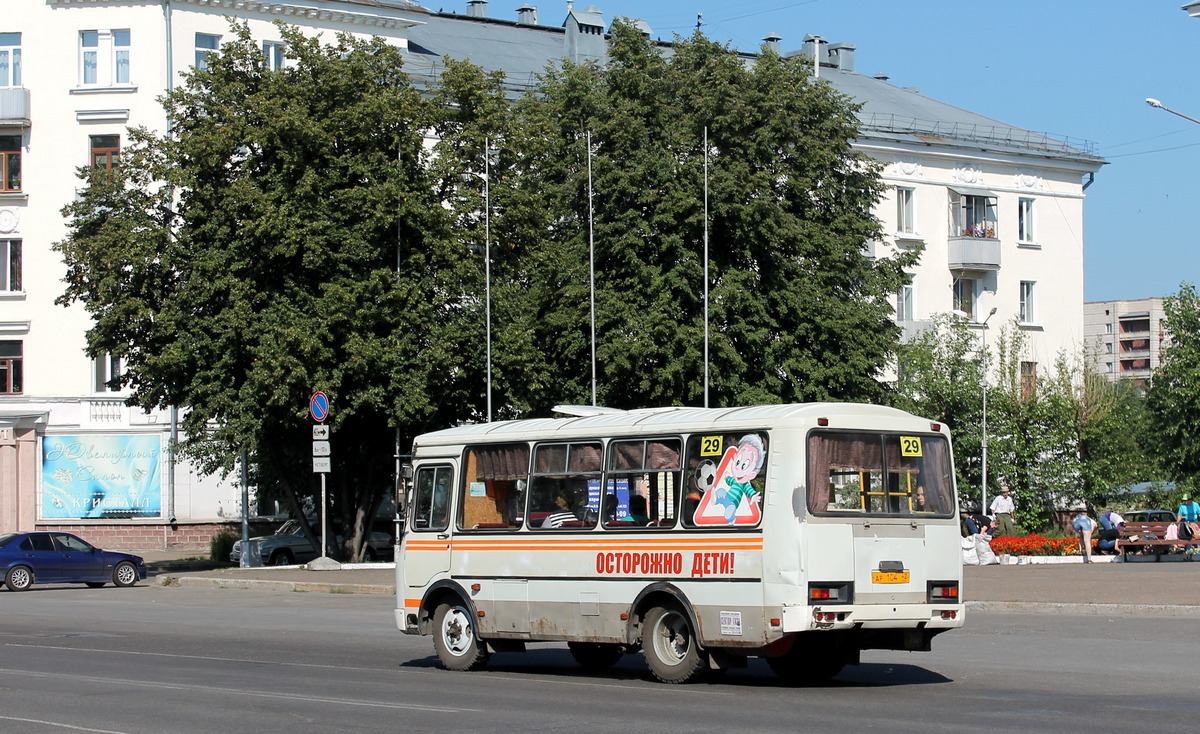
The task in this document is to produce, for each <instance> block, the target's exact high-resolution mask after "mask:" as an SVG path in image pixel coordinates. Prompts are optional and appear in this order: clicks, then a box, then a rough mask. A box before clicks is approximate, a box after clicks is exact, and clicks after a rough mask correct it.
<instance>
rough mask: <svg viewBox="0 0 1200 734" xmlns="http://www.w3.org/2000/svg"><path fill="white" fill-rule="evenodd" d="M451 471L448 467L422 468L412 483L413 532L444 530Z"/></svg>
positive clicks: (447, 512)
mask: <svg viewBox="0 0 1200 734" xmlns="http://www.w3.org/2000/svg"><path fill="white" fill-rule="evenodd" d="M452 478H453V476H452V471H451V469H450V467H448V466H423V467H421V468H420V469H418V470H417V476H416V480H415V481H414V482H413V501H412V505H413V511H412V512H413V516H412V528H413V530H445V529H446V526H447V525H449V520H450V487H451V480H452Z"/></svg>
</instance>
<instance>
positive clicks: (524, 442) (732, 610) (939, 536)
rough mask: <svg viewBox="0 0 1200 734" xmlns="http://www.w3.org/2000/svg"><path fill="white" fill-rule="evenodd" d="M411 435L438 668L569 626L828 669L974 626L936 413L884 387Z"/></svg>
mask: <svg viewBox="0 0 1200 734" xmlns="http://www.w3.org/2000/svg"><path fill="white" fill-rule="evenodd" d="M574 412H577V413H579V414H580V415H576V416H575V417H569V418H551V419H535V420H521V421H506V422H498V423H488V424H480V425H466V426H461V427H457V428H451V429H447V430H443V431H437V432H434V433H428V434H425V435H422V436H419V437H418V438H417V439H416V441H415V442H414V444H413V458H412V465H411V467H406V474H409V472H411V475H410V476H411V486H410V489H409V502H408V508H407V519H406V520H407V530H406V532H405V535H404V538H403V540H402V542H401V545H400V554H399V556H398V558H397V562H396V626H397V627H398V628H399V629H400V630H403V631H404V632H406V633H408V634H422V635H433V639H434V648H435V650H436V651H437V655H438V658H439V660H440V661H441V663H442V665H443V666H445V667H446V668H448V669H451V670H472V669H477V668H480V667H482V666H484V665H485V664H486V662H487V660H488V657H489V655H490V654H491V653H492V652H500V651H519V650H524V649H525V643H527V642H535V641H564V642H566V643H567V646H568V647H569V649H570V651H571V654H572V655H573V656H574V658H575V659H576V661H577V662H579V663H580V664H582V665H584V666H585V667H590V668H604V667H607V666H610V665H613V664H615V663H616V662H617V660H619V659H620V657H621V656H622V655H623V654H625V653H629V652H636V651H638V650H640V651H641V652H642V654H643V655H644V657H645V660H646V663H647V665H648V666H649V668H650V670H651V671H652V672H653V674H654V675H655V676H656V677H657V678H658V679H659V680H662V681H664V682H668V683H681V682H685V681H689V680H692V679H694V678H696V677H697V676H699V675H702V674H704V673H705V672H706V671H709V670H714V671H716V670H723V669H725V668H730V667H741V666H744V665H745V664H746V661H747V659H748V658H750V657H762V658H765V659H766V661H767V663H768V664H769V665H770V667H771V668H772V670H774V671H775V672H776V673H777V674H779V675H780V676H782V677H784V678H785V679H788V680H791V681H793V682H800V683H811V682H818V681H821V680H825V679H827V678H830V677H832V676H834V675H837V673H838V672H840V671H841V670H842V668H843V667H844V666H845V665H847V664H856V663H858V661H859V653H860V652H861V651H862V650H869V649H885V650H922V651H927V650H929V649H930V641H931V640H932V639H933V637H934V636H936V635H938V634H940V633H942V632H945V631H946V630H949V629H953V628H956V627H961V626H962V624H963V602H962V600H961V598H960V590H961V588H962V552H961V545H960V540H961V536H960V533H959V526H958V511H957V507H956V505H957V499H956V498H957V492H956V490H955V486H954V468H953V466H952V460H951V450H950V434H949V431H948V430H947V428H946V426H944V425H940V424H938V423H933V422H930V421H929V420H927V419H923V418H918V417H916V416H913V415H910V414H908V413H905V412H902V411H899V410H895V409H892V408H885V407H879V406H872V405H861V404H841V403H810V404H798V405H763V406H755V407H740V408H712V409H706V408H664V409H646V410H631V411H616V410H610V409H603V408H599V409H597V408H590V409H589V408H577V409H575V410H574Z"/></svg>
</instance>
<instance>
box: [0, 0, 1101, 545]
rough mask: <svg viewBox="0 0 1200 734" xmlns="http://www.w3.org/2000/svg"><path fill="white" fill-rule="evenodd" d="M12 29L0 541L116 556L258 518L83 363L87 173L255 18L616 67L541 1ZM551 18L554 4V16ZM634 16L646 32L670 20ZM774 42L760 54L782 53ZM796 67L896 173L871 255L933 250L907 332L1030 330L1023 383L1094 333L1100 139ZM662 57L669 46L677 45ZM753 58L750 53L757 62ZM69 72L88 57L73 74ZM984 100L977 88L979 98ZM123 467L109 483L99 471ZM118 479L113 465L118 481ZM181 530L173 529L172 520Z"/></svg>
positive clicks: (596, 31)
mask: <svg viewBox="0 0 1200 734" xmlns="http://www.w3.org/2000/svg"><path fill="white" fill-rule="evenodd" d="M3 7H4V13H3V15H2V16H0V169H2V170H0V532H3V531H9V530H18V529H21V530H29V529H33V528H35V527H36V528H61V527H70V528H72V529H74V530H76V531H77V532H80V533H82V534H84V535H85V537H89V538H94V539H96V540H97V542H99V543H102V544H109V545H116V546H119V547H142V548H147V547H162V546H171V547H207V546H206V543H207V539H206V538H207V535H206V534H211V532H212V531H213V529H214V528H216V527H219V526H220V524H221V523H223V522H228V521H229V520H230V519H232V518H237V517H240V514H241V509H240V501H239V499H240V498H239V492H238V489H237V487H236V486H235V485H234V484H233V483H229V482H219V481H216V480H214V479H213V478H211V477H204V476H200V475H198V474H197V473H196V472H195V470H194V469H193V468H192V467H189V466H188V465H186V464H182V463H176V462H175V461H174V459H173V457H171V456H170V455H169V452H168V451H167V447H168V444H169V441H168V437H169V436H170V434H171V430H172V423H173V421H172V416H171V414H170V413H169V412H167V411H161V412H154V413H150V414H144V413H142V412H140V411H137V410H131V409H129V408H127V407H125V405H124V404H123V397H124V395H123V394H122V393H121V392H120V391H118V390H114V389H113V388H112V387H110V385H109V380H110V379H111V378H112V377H113V375H114V374H117V373H118V372H119V371H120V369H121V364H120V363H119V361H118V360H115V359H112V358H110V357H103V358H101V359H97V360H90V359H88V358H86V357H85V356H84V334H85V332H86V330H87V328H88V326H89V320H88V316H87V314H86V313H85V312H84V310H83V309H82V308H78V307H73V308H69V309H67V308H62V307H60V306H56V305H54V299H55V298H56V297H57V296H59V295H60V294H61V293H62V290H63V284H62V277H63V273H64V270H63V266H62V263H61V261H60V259H59V257H58V256H57V255H56V254H55V253H54V252H53V251H52V250H51V245H52V244H53V243H54V242H57V241H59V240H61V239H63V237H64V236H65V235H66V223H65V222H64V221H63V218H62V216H61V214H60V213H59V212H60V210H61V208H62V206H63V205H64V204H65V203H67V202H68V201H70V200H71V199H72V197H73V196H74V195H75V190H76V187H78V186H79V185H80V183H79V181H78V179H77V178H76V175H75V170H76V168H77V167H78V166H81V165H85V164H87V165H93V166H115V165H118V164H119V160H120V154H121V149H122V146H123V145H125V142H126V128H127V127H128V126H134V125H141V126H146V127H148V128H151V129H158V130H163V129H164V128H165V117H164V115H163V112H162V109H161V107H160V106H159V104H158V102H157V101H156V99H157V97H159V96H160V95H161V94H163V93H164V92H165V91H166V90H168V89H170V88H171V87H172V86H173V85H175V84H177V83H178V82H179V79H180V76H179V75H180V74H181V73H182V72H183V71H185V70H186V69H188V68H189V67H191V66H193V65H197V64H204V63H205V62H206V59H207V58H208V57H209V55H210V54H214V53H219V49H220V45H221V42H222V41H223V40H227V39H228V34H229V26H228V22H227V18H230V17H232V18H236V19H238V20H240V21H244V22H246V23H247V24H248V26H249V29H250V32H251V34H252V36H253V37H254V38H255V39H256V40H257V41H258V42H259V43H261V45H262V49H263V53H264V55H265V57H266V58H267V59H268V61H269V63H271V64H273V65H286V64H287V63H288V62H287V59H286V49H285V48H284V47H283V45H282V42H281V38H280V36H279V31H278V29H277V28H276V27H275V26H274V25H273V22H274V21H276V20H281V21H284V22H285V23H289V24H292V25H295V26H297V27H298V28H300V29H301V30H302V31H303V32H305V33H310V34H313V35H318V34H321V35H323V36H324V37H325V38H326V39H328V40H332V37H333V34H334V33H336V32H347V33H350V34H352V35H354V36H357V37H360V38H365V37H369V36H380V37H382V38H384V39H386V40H387V41H388V42H390V43H393V44H395V45H396V46H397V47H399V48H400V49H402V50H403V51H404V53H405V54H406V57H407V58H406V62H407V67H406V68H408V69H409V71H410V73H411V74H412V75H413V78H414V79H415V80H416V81H417V82H418V83H432V82H436V80H437V78H438V77H439V75H440V73H441V71H442V70H443V68H444V64H443V61H442V60H443V58H444V57H446V56H449V57H451V58H458V59H469V60H470V61H472V62H474V63H476V64H478V65H480V66H482V67H483V68H485V69H488V70H503V71H504V72H505V73H506V74H507V84H508V88H509V90H510V92H511V93H512V94H513V95H516V94H518V93H520V92H521V91H523V90H524V89H527V88H529V87H530V86H531V85H532V84H533V83H534V81H535V79H536V76H537V75H538V74H539V73H540V72H541V71H542V70H543V69H544V68H545V66H546V64H547V63H552V62H558V61H560V60H562V59H571V60H573V61H576V62H582V61H587V60H593V59H594V60H598V61H603V60H604V58H605V57H606V54H607V43H608V36H607V31H608V29H609V26H608V24H607V22H606V21H605V18H604V16H603V14H602V13H601V11H600V10H598V9H596V8H595V7H590V6H589V7H587V8H585V9H578V8H576V7H575V6H573V5H572V4H571V3H565V4H564V5H563V6H561V7H562V10H561V11H556V14H555V21H556V22H557V19H558V18H563V20H562V21H561V23H557V25H541V24H539V22H538V12H537V9H535V8H534V7H533V6H532V5H525V6H523V7H521V8H520V9H519V10H518V11H517V15H516V18H514V19H511V20H509V19H498V18H489V17H488V16H487V3H486V2H485V0H468V1H467V2H466V3H465V6H464V7H463V10H464V11H465V12H463V13H455V12H449V13H448V12H440V11H438V12H435V11H433V10H430V9H428V8H425V7H422V6H420V5H417V4H415V3H413V2H409V1H408V0H303V1H301V0H270V1H267V0H170V1H160V2H151V1H149V0H4V2H3ZM543 15H545V10H544V8H543ZM636 25H637V27H638V28H639V29H641V30H642V32H644V33H645V34H646V35H647V36H648V37H652V36H653V31H652V29H651V28H650V27H649V26H648V25H647V24H645V23H644V22H641V21H636ZM783 40H784V39H781V38H780V37H778V36H774V35H770V36H767V37H765V38H764V44H766V45H768V46H769V47H771V48H774V49H777V50H781V51H782V49H783ZM801 42H802V48H800V49H799V50H796V51H782V52H783V53H784V54H785V55H801V56H805V57H806V58H807V59H810V60H811V59H813V58H814V56H815V57H816V59H817V60H818V61H819V66H818V67H817V68H818V69H819V76H820V78H821V79H823V80H827V81H828V82H829V83H831V84H832V85H833V86H834V87H835V88H836V89H837V90H839V91H840V92H842V93H844V94H846V95H847V96H849V97H851V98H852V99H854V100H855V101H857V102H859V103H861V104H862V105H863V109H862V112H861V113H860V120H861V135H860V136H859V138H858V139H857V140H856V141H855V145H856V146H857V148H858V149H859V150H862V151H864V152H866V153H867V154H869V155H871V156H872V157H874V158H875V159H877V160H878V161H880V162H881V163H882V164H883V165H884V180H885V182H886V183H887V185H888V187H889V189H888V193H887V195H886V197H885V199H884V200H883V201H881V202H880V203H879V205H878V207H877V208H876V210H875V214H876V216H877V217H878V218H879V219H880V220H881V222H882V223H883V229H884V231H885V233H886V234H885V236H884V238H883V239H882V240H881V241H879V242H872V243H866V245H865V246H866V247H867V249H868V251H869V252H870V253H871V254H872V255H874V256H886V255H887V254H888V253H892V252H895V251H898V250H905V249H907V248H911V247H914V246H916V245H918V244H923V245H924V248H925V250H924V255H923V257H922V262H921V264H920V265H919V266H917V267H916V268H914V269H913V271H912V273H911V276H912V281H911V284H910V285H909V286H907V287H905V288H904V289H903V290H902V291H901V292H900V293H897V294H896V303H895V305H896V312H897V313H896V318H897V321H898V322H899V323H900V325H901V326H902V327H903V328H904V330H905V332H906V333H907V334H909V335H911V334H914V333H917V332H918V331H919V330H920V329H922V328H924V327H925V326H926V325H928V323H929V321H930V319H931V318H932V316H933V315H935V314H937V313H944V312H949V311H951V310H961V311H962V312H965V313H966V314H967V315H968V316H969V317H970V318H971V319H973V320H976V321H981V320H982V319H983V318H984V317H985V316H986V314H987V313H988V312H989V311H990V310H991V309H992V308H993V307H995V308H996V309H997V314H996V317H995V318H993V319H992V321H991V326H992V327H996V326H998V325H999V324H1000V323H1002V322H1006V321H1011V322H1013V323H1016V324H1018V326H1019V328H1020V329H1022V330H1023V331H1024V332H1025V333H1026V335H1027V336H1028V337H1029V339H1028V342H1029V347H1028V351H1027V353H1026V354H1024V355H1021V357H1022V362H1023V364H1022V372H1023V374H1025V375H1026V376H1027V378H1028V377H1036V374H1037V369H1038V365H1039V363H1042V364H1044V363H1047V362H1049V361H1051V360H1053V358H1054V356H1055V355H1056V354H1057V352H1058V351H1059V350H1060V349H1064V348H1067V349H1070V348H1074V346H1075V345H1077V344H1079V343H1080V341H1081V339H1082V336H1083V313H1082V304H1083V249H1084V243H1083V239H1082V232H1083V202H1084V190H1085V189H1086V188H1087V185H1088V184H1090V182H1091V179H1092V176H1093V175H1094V174H1095V172H1096V171H1097V170H1099V168H1100V167H1101V166H1102V165H1103V164H1104V160H1103V159H1102V158H1100V157H1099V156H1098V155H1097V154H1096V152H1095V150H1094V149H1093V148H1092V147H1091V146H1090V145H1089V144H1087V143H1084V142H1082V141H1069V140H1065V139H1061V138H1055V137H1051V136H1048V135H1045V134H1041V133H1035V132H1030V131H1028V130H1024V129H1020V128H1016V127H1013V126H1011V125H1006V124H1004V123H1002V122H998V121H996V120H993V119H990V118H987V117H984V116H982V115H978V114H975V113H973V112H970V111H968V110H966V109H963V107H961V106H956V105H953V104H947V103H944V102H939V101H937V100H933V99H930V98H928V97H925V96H922V95H921V94H919V93H918V92H916V91H915V90H912V89H906V88H901V87H897V86H894V85H892V84H891V83H889V82H888V80H887V78H886V77H884V76H883V75H875V76H868V75H864V74H861V73H859V72H858V71H856V70H855V47H854V46H853V45H851V44H846V43H835V44H825V43H823V42H822V41H821V40H820V39H819V38H816V37H812V36H810V37H808V38H806V39H801ZM659 46H660V48H662V49H663V51H664V53H669V52H670V47H669V45H668V44H662V43H660V44H659ZM742 56H743V57H744V58H745V59H746V61H747V62H748V63H752V62H753V59H754V55H753V54H742ZM67 61H73V62H74V63H66V62H67ZM981 93H986V90H985V89H983V88H979V87H968V88H964V89H963V93H962V99H959V100H956V102H957V103H958V104H961V105H969V104H971V103H972V101H973V100H975V99H977V98H978V97H977V95H978V94H981ZM88 456H90V457H97V456H115V457H118V458H117V460H116V463H115V464H114V465H113V466H111V467H109V468H108V470H106V471H105V472H104V474H105V476H106V477H108V479H107V480H106V482H107V483H106V484H103V485H102V484H101V483H99V482H94V481H90V480H87V477H88V476H90V473H91V472H93V471H94V470H95V469H96V468H97V467H96V466H94V464H95V463H96V462H95V461H90V463H89V460H87V459H80V458H72V457H88ZM114 467H115V468H114ZM173 519H174V520H177V522H172V520H173Z"/></svg>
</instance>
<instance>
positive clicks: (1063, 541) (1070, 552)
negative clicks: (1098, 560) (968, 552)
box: [992, 534, 1079, 556]
mask: <svg viewBox="0 0 1200 734" xmlns="http://www.w3.org/2000/svg"><path fill="white" fill-rule="evenodd" d="M992 551H993V552H994V553H996V555H1001V554H1008V555H1010V556H1077V555H1079V540H1078V539H1076V538H1047V537H1046V536H1044V535H1037V534H1033V535H1022V536H1015V535H1000V536H997V537H995V538H992Z"/></svg>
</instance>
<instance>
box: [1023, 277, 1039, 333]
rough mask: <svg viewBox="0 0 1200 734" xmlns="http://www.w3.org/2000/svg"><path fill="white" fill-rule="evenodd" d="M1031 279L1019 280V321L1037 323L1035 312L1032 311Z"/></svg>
mask: <svg viewBox="0 0 1200 734" xmlns="http://www.w3.org/2000/svg"><path fill="white" fill-rule="evenodd" d="M1033 286H1034V282H1033V281H1032V280H1022V281H1021V323H1022V324H1033V323H1037V313H1036V312H1035V311H1034V300H1033Z"/></svg>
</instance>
